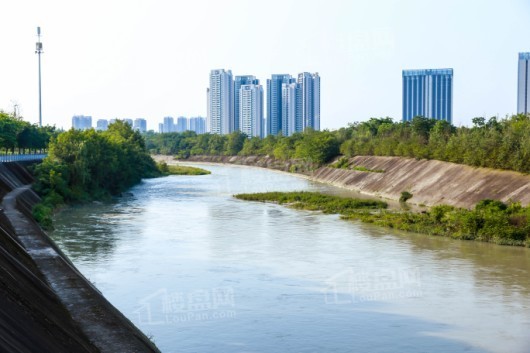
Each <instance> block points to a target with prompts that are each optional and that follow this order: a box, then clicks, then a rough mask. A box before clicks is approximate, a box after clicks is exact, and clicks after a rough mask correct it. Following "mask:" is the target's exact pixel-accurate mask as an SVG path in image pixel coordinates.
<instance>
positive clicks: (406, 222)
mask: <svg viewBox="0 0 530 353" xmlns="http://www.w3.org/2000/svg"><path fill="white" fill-rule="evenodd" d="M234 197H235V198H237V199H240V200H245V201H254V202H272V203H278V204H280V205H282V204H283V205H287V206H288V207H292V208H295V209H303V210H310V211H322V212H323V213H334V214H339V215H340V216H341V218H342V219H346V220H359V221H361V222H363V223H370V224H374V225H377V226H381V227H385V228H393V229H398V230H404V231H408V232H414V233H421V234H426V235H435V236H443V237H450V238H454V239H461V240H477V241H482V242H488V243H494V244H498V245H513V246H526V247H530V238H529V237H528V236H527V234H528V230H529V226H528V218H529V217H528V214H529V213H530V207H527V208H523V207H522V206H520V205H517V204H511V205H506V204H504V203H502V202H500V201H492V200H484V201H481V202H479V203H478V204H477V205H476V206H475V208H474V209H473V210H468V209H465V208H456V207H452V206H447V205H444V206H434V207H433V208H431V209H430V210H429V211H426V212H421V213H419V212H406V211H387V210H386V208H387V204H386V203H384V202H381V201H366V200H359V199H352V198H344V197H339V196H331V195H324V194H321V193H310V192H265V193H255V194H237V195H234Z"/></svg>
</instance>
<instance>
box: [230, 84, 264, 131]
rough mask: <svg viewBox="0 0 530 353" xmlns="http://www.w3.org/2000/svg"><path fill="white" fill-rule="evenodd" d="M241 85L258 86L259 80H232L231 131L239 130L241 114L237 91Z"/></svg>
mask: <svg viewBox="0 0 530 353" xmlns="http://www.w3.org/2000/svg"><path fill="white" fill-rule="evenodd" d="M243 85H259V80H258V79H256V77H255V76H250V75H246V76H235V78H234V119H233V121H234V122H233V124H232V125H233V128H232V131H235V130H241V128H240V125H239V124H240V121H241V114H240V113H239V97H240V95H239V90H240V89H241V86H243Z"/></svg>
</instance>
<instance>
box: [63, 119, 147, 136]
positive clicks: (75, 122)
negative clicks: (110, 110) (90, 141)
mask: <svg viewBox="0 0 530 353" xmlns="http://www.w3.org/2000/svg"><path fill="white" fill-rule="evenodd" d="M116 120H118V119H110V120H107V119H98V120H97V122H96V130H98V131H105V130H107V129H108V127H109V125H110V124H112V123H114V122H115V121H116ZM120 120H123V121H125V122H126V123H127V124H129V125H130V126H131V127H132V128H133V129H135V130H138V131H140V132H142V133H143V132H146V131H147V121H146V120H145V119H141V118H139V119H134V120H133V119H120ZM72 127H73V128H74V129H76V130H88V129H91V128H92V117H91V116H89V115H74V116H73V117H72Z"/></svg>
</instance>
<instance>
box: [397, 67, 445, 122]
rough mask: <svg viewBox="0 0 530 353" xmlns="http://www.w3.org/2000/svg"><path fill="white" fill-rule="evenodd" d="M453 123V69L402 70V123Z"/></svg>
mask: <svg viewBox="0 0 530 353" xmlns="http://www.w3.org/2000/svg"><path fill="white" fill-rule="evenodd" d="M416 116H423V117H426V118H433V119H437V120H445V121H448V122H449V123H451V122H452V121H453V69H434V70H403V121H411V120H412V118H414V117H416Z"/></svg>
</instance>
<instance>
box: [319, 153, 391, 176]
mask: <svg viewBox="0 0 530 353" xmlns="http://www.w3.org/2000/svg"><path fill="white" fill-rule="evenodd" d="M329 167H331V168H337V169H348V170H356V171H358V172H369V173H384V172H385V171H384V170H383V169H368V168H366V167H363V166H360V165H353V166H352V165H350V160H349V158H347V157H340V158H339V160H338V161H336V162H335V163H333V164H330V165H329Z"/></svg>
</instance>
